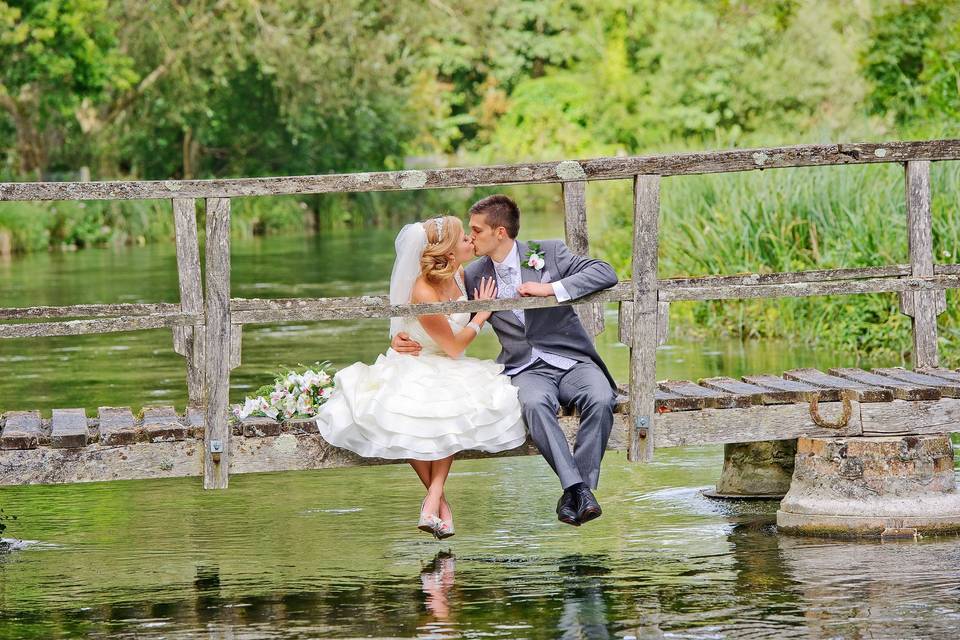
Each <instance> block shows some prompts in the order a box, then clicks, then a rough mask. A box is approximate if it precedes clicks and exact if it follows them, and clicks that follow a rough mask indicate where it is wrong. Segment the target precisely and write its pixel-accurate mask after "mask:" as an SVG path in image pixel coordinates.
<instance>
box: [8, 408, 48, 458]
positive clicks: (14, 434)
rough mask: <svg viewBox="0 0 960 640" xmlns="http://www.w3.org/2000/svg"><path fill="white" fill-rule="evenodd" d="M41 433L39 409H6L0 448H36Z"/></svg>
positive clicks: (38, 444)
mask: <svg viewBox="0 0 960 640" xmlns="http://www.w3.org/2000/svg"><path fill="white" fill-rule="evenodd" d="M42 435H43V428H42V424H41V421H40V412H39V411H8V412H7V414H6V421H5V422H4V424H3V433H2V434H0V449H4V450H6V449H36V448H37V447H38V446H40V438H41V436H42Z"/></svg>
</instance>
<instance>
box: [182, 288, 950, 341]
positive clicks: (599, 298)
mask: <svg viewBox="0 0 960 640" xmlns="http://www.w3.org/2000/svg"><path fill="white" fill-rule="evenodd" d="M658 286H659V284H658ZM944 288H960V275H955V276H930V277H925V278H879V279H863V280H849V281H846V280H844V281H839V282H811V283H792V284H784V285H743V286H739V285H738V286H722V287H714V286H699V285H698V286H692V287H687V288H676V289H672V290H664V291H660V292H659V293H658V302H659V303H666V302H670V301H674V300H714V299H727V298H730V299H733V298H765V297H769V298H775V297H790V296H798V297H802V296H814V295H840V294H844V295H846V294H856V293H878V292H897V291H907V290H917V291H920V290H942V289H944ZM632 290H633V283H632V282H631V281H629V280H626V281H621V282H619V283H617V284H616V285H614V286H613V287H611V288H610V289H605V290H603V291H599V292H597V293H594V294H591V295H589V296H584V297H583V298H581V299H580V300H584V301H586V302H620V301H627V300H630V297H631V296H632ZM561 304H571V303H561ZM556 305H557V301H556V298H554V297H553V296H545V297H528V298H511V299H501V300H469V301H465V302H440V303H429V304H426V303H425V304H407V305H390V304H389V303H388V301H387V299H386V297H385V296H362V297H360V298H286V299H274V300H266V299H242V298H235V299H233V300H231V310H232V321H233V322H234V323H239V324H253V323H268V322H287V321H303V320H349V319H361V318H387V317H391V316H416V315H424V314H440V313H463V312H470V313H475V312H477V311H503V310H506V309H539V308H544V307H551V306H556ZM194 321H196V319H191V318H184V319H182V320H179V321H174V322H172V323H171V324H191V323H192V322H194ZM624 324H625V325H626V324H627V323H624ZM664 334H665V332H664Z"/></svg>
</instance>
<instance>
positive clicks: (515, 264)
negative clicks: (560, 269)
mask: <svg viewBox="0 0 960 640" xmlns="http://www.w3.org/2000/svg"><path fill="white" fill-rule="evenodd" d="M491 260H492V261H493V267H494V273H495V274H496V276H497V298H516V297H518V294H517V289H518V288H519V287H520V284H521V282H522V278H521V277H520V249H519V248H518V247H517V243H516V241H514V243H513V249H512V250H511V251H510V253H508V254H507V257H506V258H504V260H503V262H497V261H496V260H493V258H491ZM503 266H507V267H511V268H512V269H513V273H512V274H511V276H512V280H513V281H512V282H507V281H505V280H504V279H503V277H502V276H501V275H500V272H499V270H498V269H500V268H501V267H503ZM550 286H551V287H553V293H554V295H555V296H556V297H557V301H558V302H566V301H567V300H569V299H570V294H569V293H567V290H566V289H565V288H564V287H563V283H561V282H560V281H559V280H558V281H556V282H551V283H550ZM512 311H513V313H514V315H516V316H517V319H518V320H519V321H520V324H526V323H525V320H524V316H523V309H513V310H512ZM531 349H532V352H531V354H530V361H529V362H527V363H526V364H524V365H521V366H519V367H514V368H512V369H509V370H506V371H504V373H505V374H507V375H508V376H512V375H514V374H517V373H520V372H521V371H523V370H524V369H526V368H527V367H529V366H530V365H532V364H533V363H534V362H536V361H537V358H539V359H540V360H543V361H544V362H546V363H547V364H551V365H553V366H555V367H557V368H558V369H563V370H564V371H566V370H567V369H569V368H571V367H572V366H573V365H575V364H577V361H576V360H572V359H571V358H567V357H564V356H558V355H557V354H555V353H547V352H545V351H541V350H540V349H537V348H536V347H531Z"/></svg>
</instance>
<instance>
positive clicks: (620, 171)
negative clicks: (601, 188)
mask: <svg viewBox="0 0 960 640" xmlns="http://www.w3.org/2000/svg"><path fill="white" fill-rule="evenodd" d="M958 159H960V140H949V139H948V140H921V141H910V142H881V143H843V144H820V145H797V146H789V147H769V148H759V149H732V150H728V151H711V152H700V153H679V154H668V155H658V156H628V157H623V158H617V157H605V158H593V159H589V160H563V161H560V162H539V163H532V164H515V165H495V166H484V167H462V168H449V169H447V168H444V169H426V170H406V171H379V172H370V173H354V174H327V175H313V176H284V177H274V178H238V179H224V180H155V181H122V182H11V183H0V201H4V200H131V199H133V200H138V199H151V198H157V199H167V198H174V197H176V198H232V197H239V196H257V195H260V196H265V195H281V194H296V193H357V192H365V191H402V190H410V189H447V188H454V187H480V186H493V185H505V184H543V183H561V182H570V181H577V180H617V179H626V178H631V177H633V176H636V175H660V176H675V175H693V174H701V173H729V172H736V171H763V170H766V169H781V168H786V167H812V166H825V165H847V164H865V163H884V162H906V161H908V160H910V161H912V160H958Z"/></svg>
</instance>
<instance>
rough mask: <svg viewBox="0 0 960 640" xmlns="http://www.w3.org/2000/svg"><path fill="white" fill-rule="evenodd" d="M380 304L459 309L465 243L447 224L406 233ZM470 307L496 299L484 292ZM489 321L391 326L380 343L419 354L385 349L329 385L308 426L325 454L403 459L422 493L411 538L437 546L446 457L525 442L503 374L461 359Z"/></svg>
mask: <svg viewBox="0 0 960 640" xmlns="http://www.w3.org/2000/svg"><path fill="white" fill-rule="evenodd" d="M396 249H397V258H396V262H395V263H394V266H393V274H392V275H391V278H390V303H391V304H395V305H396V304H407V303H410V302H413V303H425V302H447V301H453V300H466V299H467V292H466V291H465V290H464V285H463V275H462V273H463V267H462V264H463V263H464V262H466V261H468V260H470V259H472V258H473V257H474V252H473V241H472V239H471V238H470V236H469V235H466V234H464V232H463V224H462V223H461V222H460V220H459V219H458V218H455V217H453V216H443V217H440V218H432V219H430V220H427V221H426V222H422V223H420V222H417V223H413V224H408V225H406V226H405V227H403V229H402V230H401V231H400V234H399V235H398V236H397V239H396ZM480 287H481V288H480V290H478V291H475V292H474V293H475V296H474V297H476V298H479V299H491V298H494V297H496V291H495V286H494V283H493V282H486V283H483V284H481V285H480ZM489 317H490V312H489V311H484V312H481V313H477V314H475V315H474V316H473V318H472V319H471V317H470V314H469V313H453V314H431V315H424V316H418V317H415V318H414V317H404V318H392V319H391V320H390V335H391V336H393V335H396V334H397V333H399V332H406V333H407V334H409V335H410V336H411V337H413V338H414V339H415V340H417V341H418V342H419V343H420V344H421V345H422V346H423V350H422V351H421V354H420V355H419V356H414V355H408V354H400V353H397V352H395V351H393V350H392V349H388V350H387V353H386V354H384V355H381V356H378V357H377V361H376V363H375V364H373V365H369V366H368V365H366V364H364V363H362V362H357V363H355V364H352V365H350V366H349V367H347V368H345V369H343V370H341V371H339V372H338V373H337V374H336V375H335V376H334V382H335V389H334V392H333V395H332V396H331V398H330V399H329V400H328V401H327V402H326V403H325V404H323V405H322V406H321V407H320V411H319V413H318V415H317V426H318V428H319V431H320V435H321V436H323V438H324V439H325V440H326V441H327V442H329V443H330V444H332V445H334V446H337V447H342V448H345V449H349V450H351V451H353V452H355V453H357V454H359V455H361V456H364V457H376V458H389V459H394V460H396V459H407V460H409V462H410V464H411V466H413V468H414V470H415V471H416V472H417V475H418V476H419V477H420V480H421V482H423V485H424V486H425V487H426V488H427V496H426V497H425V498H424V501H423V504H422V505H421V512H420V521H419V523H418V528H420V529H421V530H423V531H426V532H429V533H432V534H433V535H434V536H436V537H437V538H438V539H440V538H447V537H449V536H452V535H453V533H454V527H453V514H452V512H451V511H450V505H449V503H448V502H447V500H446V497H445V495H444V484H445V483H446V479H447V475H448V474H449V472H450V466H451V465H452V464H453V454H455V453H457V452H458V451H463V450H465V449H477V450H480V451H487V452H497V451H505V450H508V449H513V448H514V447H518V446H520V445H521V444H523V442H524V441H525V439H526V433H525V430H524V425H523V421H522V418H521V415H520V402H519V400H518V399H517V389H516V387H514V386H513V385H512V384H511V383H510V379H509V378H508V377H506V376H505V375H503V373H502V371H503V365H499V364H496V363H495V362H492V361H490V360H478V359H477V358H469V357H465V356H463V352H464V350H465V349H466V347H467V345H469V344H470V343H471V342H472V341H473V339H474V338H475V337H476V336H477V334H478V333H479V331H480V328H481V327H482V325H483V323H484V322H486V321H487V319H488V318H489Z"/></svg>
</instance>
